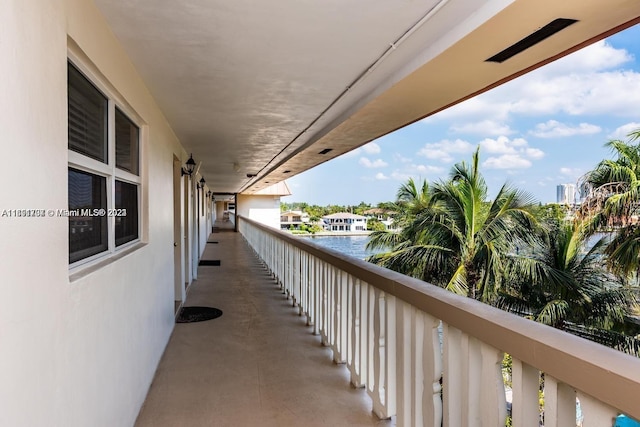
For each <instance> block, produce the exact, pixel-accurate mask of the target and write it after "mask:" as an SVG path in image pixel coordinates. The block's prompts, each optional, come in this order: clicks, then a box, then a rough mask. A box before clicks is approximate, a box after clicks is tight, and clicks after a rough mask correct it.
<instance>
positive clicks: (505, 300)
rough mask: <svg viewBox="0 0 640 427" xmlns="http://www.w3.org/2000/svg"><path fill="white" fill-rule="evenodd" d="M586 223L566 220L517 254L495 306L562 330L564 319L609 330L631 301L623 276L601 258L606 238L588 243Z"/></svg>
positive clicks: (623, 316)
mask: <svg viewBox="0 0 640 427" xmlns="http://www.w3.org/2000/svg"><path fill="white" fill-rule="evenodd" d="M590 228H591V226H590V224H588V223H587V222H584V221H582V222H580V221H579V222H576V223H570V222H565V223H563V224H561V225H560V226H559V227H557V228H556V229H555V232H554V233H549V234H548V235H547V236H546V238H545V239H544V240H543V241H540V242H539V244H538V245H536V246H535V247H534V249H533V251H532V252H531V254H530V255H529V256H520V257H516V259H515V262H513V263H512V264H511V265H510V268H509V270H508V271H507V272H506V275H507V276H508V277H510V279H509V280H508V283H509V286H506V287H504V288H503V289H502V290H501V295H500V296H499V297H498V299H497V301H496V306H498V307H499V308H502V309H504V310H508V311H512V312H515V313H518V314H521V315H525V316H527V317H530V318H532V319H533V320H536V321H538V322H541V323H544V324H547V325H550V326H554V327H556V328H559V329H565V328H566V326H567V325H568V324H579V325H585V326H588V327H595V328H601V329H610V328H611V327H612V326H613V325H614V324H619V323H622V322H624V319H625V315H626V313H627V312H628V310H629V308H630V307H631V306H633V305H634V304H635V299H634V296H633V293H632V292H631V291H630V289H629V288H628V287H625V286H623V282H622V280H621V279H620V278H619V277H617V276H615V275H613V274H611V273H609V272H607V271H606V269H605V265H604V263H603V248H604V247H605V245H606V243H607V241H606V237H605V238H601V239H599V240H598V241H597V242H596V243H595V244H594V245H593V246H592V247H591V248H589V240H590V238H592V237H591V236H590V233H589V231H590Z"/></svg>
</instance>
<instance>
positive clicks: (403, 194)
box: [367, 178, 431, 251]
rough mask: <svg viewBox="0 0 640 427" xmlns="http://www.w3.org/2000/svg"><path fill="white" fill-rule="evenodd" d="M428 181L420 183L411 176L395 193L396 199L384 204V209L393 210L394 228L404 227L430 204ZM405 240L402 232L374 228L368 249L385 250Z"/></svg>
mask: <svg viewBox="0 0 640 427" xmlns="http://www.w3.org/2000/svg"><path fill="white" fill-rule="evenodd" d="M430 197H431V196H430V194H429V183H428V182H427V181H426V180H423V181H422V183H421V184H420V185H418V184H416V182H415V181H414V179H413V178H409V179H408V180H407V182H405V183H403V184H402V185H401V186H400V188H399V189H398V192H397V193H396V201H395V202H394V203H390V204H388V205H387V206H385V209H387V210H390V211H393V212H394V222H395V224H394V225H395V227H394V228H396V229H399V230H404V229H406V228H407V227H408V226H409V225H410V224H411V223H412V222H413V221H414V220H415V218H416V216H417V215H418V214H420V213H421V212H422V211H423V210H425V209H426V208H428V206H429V204H430ZM405 240H406V236H405V235H404V233H402V232H398V231H389V230H376V231H374V232H373V233H371V234H370V236H369V242H368V243H367V249H368V250H374V251H375V250H379V249H382V250H387V249H389V248H393V247H395V246H397V245H398V244H400V243H401V242H403V241H405Z"/></svg>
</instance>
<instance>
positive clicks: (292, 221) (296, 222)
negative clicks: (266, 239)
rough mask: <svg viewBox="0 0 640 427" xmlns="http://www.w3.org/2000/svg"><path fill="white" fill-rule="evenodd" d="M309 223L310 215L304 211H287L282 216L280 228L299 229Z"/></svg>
mask: <svg viewBox="0 0 640 427" xmlns="http://www.w3.org/2000/svg"><path fill="white" fill-rule="evenodd" d="M308 222H309V214H307V213H306V212H302V211H287V212H282V213H281V214H280V228H281V229H282V230H289V229H291V226H293V228H295V229H299V228H300V226H301V225H302V224H306V223H308Z"/></svg>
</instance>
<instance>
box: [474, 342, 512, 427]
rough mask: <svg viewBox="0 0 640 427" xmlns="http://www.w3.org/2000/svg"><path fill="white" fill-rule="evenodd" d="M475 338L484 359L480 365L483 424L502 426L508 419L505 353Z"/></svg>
mask: <svg viewBox="0 0 640 427" xmlns="http://www.w3.org/2000/svg"><path fill="white" fill-rule="evenodd" d="M473 340H474V341H475V342H476V343H479V345H480V355H481V360H482V365H481V367H480V372H481V378H482V379H481V391H480V395H481V396H482V399H481V402H482V425H484V426H498V425H500V426H502V425H504V424H505V421H506V419H507V401H506V396H505V393H504V380H503V378H502V360H503V359H504V353H503V352H502V351H500V350H498V349H496V348H494V347H491V346H490V345H488V344H485V343H484V342H481V341H478V340H477V339H475V338H474V339H473Z"/></svg>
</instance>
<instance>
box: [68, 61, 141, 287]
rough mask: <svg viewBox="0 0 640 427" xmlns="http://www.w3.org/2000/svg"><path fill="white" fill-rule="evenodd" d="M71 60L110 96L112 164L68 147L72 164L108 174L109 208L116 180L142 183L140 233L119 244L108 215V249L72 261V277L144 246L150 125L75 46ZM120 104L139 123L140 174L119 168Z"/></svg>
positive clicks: (138, 185)
mask: <svg viewBox="0 0 640 427" xmlns="http://www.w3.org/2000/svg"><path fill="white" fill-rule="evenodd" d="M67 61H68V62H70V63H71V64H72V65H73V66H74V67H76V68H77V69H78V70H79V71H80V72H81V73H82V74H83V75H84V76H85V77H86V78H87V79H88V80H89V81H90V82H91V83H92V84H93V85H94V86H95V87H96V88H97V89H98V90H99V91H100V92H101V93H102V94H103V95H104V96H105V97H106V98H107V100H108V113H107V116H108V123H107V125H108V156H107V159H108V164H105V163H102V162H101V161H99V160H95V159H92V158H90V157H88V156H85V155H83V154H80V153H78V152H76V151H73V150H70V149H67V152H68V156H69V157H68V165H67V167H68V168H74V169H78V170H81V171H84V172H88V173H92V174H94V175H99V176H103V177H105V178H106V194H107V210H109V209H113V208H114V207H115V206H114V204H115V181H116V180H118V181H121V182H126V183H129V184H134V185H136V186H137V187H138V197H137V204H138V206H137V208H138V209H137V210H138V237H137V238H136V239H134V240H132V241H130V242H126V243H123V244H122V245H119V246H116V244H115V220H116V218H115V217H114V216H108V217H107V249H106V250H105V251H103V252H100V253H98V254H95V255H92V256H90V257H87V258H83V259H81V260H78V261H76V262H73V263H70V264H69V274H70V277H76V278H77V277H80V276H82V275H83V273H84V270H85V269H86V270H87V272H91V271H94V270H95V269H96V268H100V267H102V266H103V265H106V264H108V263H110V262H112V261H115V260H117V259H119V258H121V257H122V256H124V255H126V254H127V253H129V252H130V251H132V250H135V249H136V247H137V246H140V247H142V246H144V244H143V242H144V239H143V237H144V230H145V227H146V223H147V217H146V215H145V212H144V210H143V207H144V204H143V197H144V194H145V192H144V188H143V185H144V184H143V182H144V179H143V173H144V171H145V166H144V161H145V158H146V157H145V150H144V147H145V146H146V144H145V141H146V138H147V129H146V126H145V124H144V121H143V120H142V119H141V117H140V116H139V115H138V114H137V113H136V112H135V111H134V110H133V109H132V108H131V107H130V106H129V104H128V103H127V102H126V101H125V100H124V98H123V97H122V96H121V95H120V94H119V93H118V92H117V91H116V90H115V89H114V88H113V87H112V86H111V85H110V84H108V82H107V80H106V78H105V77H104V76H103V75H102V74H101V73H99V72H98V71H96V70H95V67H93V65H92V64H91V65H89V64H90V61H89V60H87V59H84V58H83V57H82V56H81V55H79V54H76V52H74V51H73V50H71V49H70V50H68V52H67ZM116 107H117V108H118V109H119V110H120V111H121V112H122V113H123V114H124V115H125V116H126V117H127V118H128V119H129V120H131V122H132V123H133V124H135V125H136V126H137V127H138V130H139V132H138V175H135V174H133V173H131V172H128V171H125V170H122V169H118V168H117V167H116V150H115V111H116V110H115V109H116Z"/></svg>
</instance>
